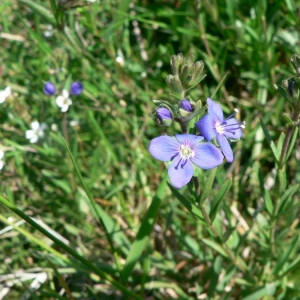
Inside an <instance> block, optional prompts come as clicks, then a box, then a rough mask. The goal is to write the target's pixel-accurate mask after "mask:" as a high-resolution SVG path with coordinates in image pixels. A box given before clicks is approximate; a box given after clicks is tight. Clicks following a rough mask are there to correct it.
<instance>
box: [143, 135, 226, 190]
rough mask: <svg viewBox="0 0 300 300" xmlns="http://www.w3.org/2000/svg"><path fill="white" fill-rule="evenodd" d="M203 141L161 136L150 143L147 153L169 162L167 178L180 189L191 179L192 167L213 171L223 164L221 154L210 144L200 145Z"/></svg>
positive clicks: (194, 137) (193, 137)
mask: <svg viewBox="0 0 300 300" xmlns="http://www.w3.org/2000/svg"><path fill="white" fill-rule="evenodd" d="M203 139H204V138H203V137H202V136H196V135H192V134H176V135H175V137H171V136H167V135H163V136H159V137H157V138H154V139H153V140H152V141H151V142H150V145H149V148H148V151H149V152H150V154H151V155H152V156H153V157H154V158H156V159H158V160H161V161H164V162H171V164H170V166H169V169H168V174H169V178H170V181H171V184H172V185H173V186H174V187H176V188H178V189H180V188H182V187H183V186H185V185H186V184H188V183H189V181H190V180H191V179H192V176H193V174H194V165H195V166H197V167H199V168H202V169H213V168H215V167H217V166H219V165H220V164H222V162H223V158H224V157H223V155H222V152H221V151H220V150H219V149H218V148H217V147H216V146H214V145H213V144H211V143H201V142H202V141H203Z"/></svg>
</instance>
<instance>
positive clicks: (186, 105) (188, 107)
mask: <svg viewBox="0 0 300 300" xmlns="http://www.w3.org/2000/svg"><path fill="white" fill-rule="evenodd" d="M178 106H179V109H182V110H185V111H187V112H192V111H193V106H192V104H191V102H190V101H189V100H186V99H183V100H181V101H180V102H179V105H178Z"/></svg>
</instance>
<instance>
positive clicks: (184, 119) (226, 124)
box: [148, 55, 245, 189]
mask: <svg viewBox="0 0 300 300" xmlns="http://www.w3.org/2000/svg"><path fill="white" fill-rule="evenodd" d="M202 64H203V63H202V62H197V63H195V64H191V62H190V61H189V60H186V59H184V58H183V56H182V55H179V59H178V56H177V57H175V59H174V58H173V60H171V65H172V67H173V72H174V74H175V75H169V76H168V78H169V79H170V78H171V83H170V82H169V86H170V87H171V90H172V89H173V90H172V91H173V94H174V92H176V94H177V95H184V94H185V92H186V91H187V90H188V89H190V88H191V86H192V85H193V84H194V83H195V82H196V83H198V82H199V80H198V79H199V78H200V80H202V79H203V78H204V77H205V76H204V75H202V70H203V66H202ZM174 69H175V71H174ZM199 69H201V72H200V71H199ZM184 72H186V74H188V75H189V76H187V75H185V74H183V73H184ZM197 76H198V77H197ZM168 78H167V82H168ZM197 78H198V79H197ZM184 79H185V80H184ZM176 82H177V83H179V84H177V85H176ZM157 102H158V101H156V103H157ZM159 105H160V107H159V108H158V109H157V110H156V112H155V119H156V120H157V123H158V124H159V125H162V126H170V125H171V123H172V122H173V121H175V122H178V123H179V124H180V126H181V129H182V134H176V135H175V136H174V137H171V136H168V135H163V136H159V137H156V138H154V139H153V140H152V141H151V142H150V145H149V148H148V151H149V152H150V154H151V155H152V156H153V157H154V158H155V159H158V160H160V161H163V162H165V163H167V165H168V175H169V178H170V181H171V184H172V185H173V186H174V187H175V188H178V189H180V188H182V187H183V186H185V185H186V184H188V183H189V182H190V180H191V179H192V177H193V176H194V175H195V174H197V168H201V169H213V168H216V167H217V166H219V165H221V164H222V163H223V160H224V156H225V158H226V160H227V162H232V161H233V151H232V149H231V146H230V143H229V141H232V140H238V139H240V138H241V137H242V135H243V134H242V130H241V129H242V128H245V122H239V121H238V120H237V119H236V118H234V115H235V114H236V113H237V112H238V110H237V109H235V110H234V113H233V114H231V115H230V116H229V117H227V118H224V114H223V111H222V108H221V106H220V104H218V103H216V102H214V101H213V100H211V99H210V98H207V114H206V115H204V116H203V117H202V118H201V119H200V120H199V121H197V122H196V123H195V126H196V129H197V130H198V131H199V133H198V134H197V135H195V134H189V133H188V132H187V129H188V128H189V127H190V126H188V124H189V123H190V122H191V121H192V120H194V119H195V118H196V117H197V116H198V115H199V114H202V115H203V113H204V109H205V108H203V107H201V102H200V101H199V102H197V103H194V102H193V101H192V100H188V99H182V100H181V101H180V102H179V103H178V104H177V105H171V104H167V103H159Z"/></svg>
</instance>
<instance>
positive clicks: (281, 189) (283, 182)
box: [278, 168, 287, 195]
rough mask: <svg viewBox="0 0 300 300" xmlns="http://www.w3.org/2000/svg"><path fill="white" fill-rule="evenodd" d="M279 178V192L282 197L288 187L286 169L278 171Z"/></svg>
mask: <svg viewBox="0 0 300 300" xmlns="http://www.w3.org/2000/svg"><path fill="white" fill-rule="evenodd" d="M278 178H279V192H280V195H282V194H283V193H284V191H285V190H286V185H287V182H286V171H285V168H283V169H282V170H279V171H278Z"/></svg>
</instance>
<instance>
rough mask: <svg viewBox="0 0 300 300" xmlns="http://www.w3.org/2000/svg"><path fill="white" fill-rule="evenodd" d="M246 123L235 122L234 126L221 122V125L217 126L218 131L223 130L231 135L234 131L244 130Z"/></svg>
mask: <svg viewBox="0 0 300 300" xmlns="http://www.w3.org/2000/svg"><path fill="white" fill-rule="evenodd" d="M245 125H246V122H245V121H243V122H237V123H235V124H227V122H223V123H222V124H221V125H219V130H220V131H222V130H225V131H227V132H230V133H232V134H235V132H234V131H235V130H238V129H240V128H243V129H244V128H245Z"/></svg>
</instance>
